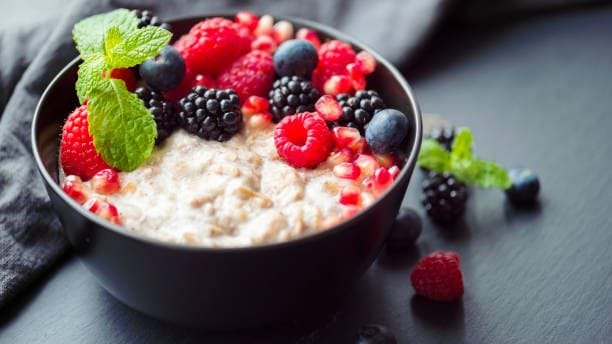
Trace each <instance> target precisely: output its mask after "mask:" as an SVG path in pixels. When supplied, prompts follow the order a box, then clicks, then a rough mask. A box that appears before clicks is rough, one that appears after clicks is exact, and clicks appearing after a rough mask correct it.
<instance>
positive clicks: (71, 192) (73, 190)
mask: <svg viewBox="0 0 612 344" xmlns="http://www.w3.org/2000/svg"><path fill="white" fill-rule="evenodd" d="M62 189H64V192H65V193H67V194H68V196H70V198H72V199H73V200H75V201H77V202H78V203H79V204H83V203H85V201H86V200H87V197H88V196H87V192H86V191H85V187H84V186H83V181H82V180H81V178H80V177H79V176H75V175H70V176H67V177H66V178H64V185H63V186H62Z"/></svg>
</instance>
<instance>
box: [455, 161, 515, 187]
mask: <svg viewBox="0 0 612 344" xmlns="http://www.w3.org/2000/svg"><path fill="white" fill-rule="evenodd" d="M451 173H452V174H454V175H455V177H457V179H459V180H460V181H462V182H464V183H467V184H472V185H477V186H480V187H483V188H501V189H507V188H509V187H510V186H511V185H512V181H511V179H510V177H509V176H508V172H506V170H505V169H504V168H503V167H501V166H500V165H498V164H496V163H494V162H492V161H487V160H482V159H452V163H451Z"/></svg>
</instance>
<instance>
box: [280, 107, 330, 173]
mask: <svg viewBox="0 0 612 344" xmlns="http://www.w3.org/2000/svg"><path fill="white" fill-rule="evenodd" d="M274 145H275V146H276V151H277V152H278V155H279V156H280V157H281V158H282V159H283V160H285V161H286V162H287V163H289V164H290V165H291V166H293V167H298V168H299V167H305V168H315V167H317V165H319V164H320V163H321V162H323V161H325V159H327V156H328V155H329V153H330V152H331V149H332V146H333V142H332V136H331V133H330V131H329V129H328V128H327V125H326V124H325V121H324V120H323V119H322V118H321V117H320V116H319V115H317V114H315V113H311V112H302V113H299V114H297V115H292V116H287V117H285V118H283V119H282V120H281V121H280V122H279V123H278V125H277V126H276V128H275V129H274Z"/></svg>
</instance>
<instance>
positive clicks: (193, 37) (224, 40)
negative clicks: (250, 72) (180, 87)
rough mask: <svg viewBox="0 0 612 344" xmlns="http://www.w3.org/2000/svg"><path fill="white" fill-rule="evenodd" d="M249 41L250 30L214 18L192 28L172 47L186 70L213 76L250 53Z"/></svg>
mask: <svg viewBox="0 0 612 344" xmlns="http://www.w3.org/2000/svg"><path fill="white" fill-rule="evenodd" d="M251 40H252V35H251V33H250V32H249V29H247V28H246V27H244V26H241V25H239V24H237V23H234V22H232V21H231V20H228V19H224V18H218V17H217V18H211V19H206V20H204V21H201V22H199V23H197V24H196V25H194V26H193V27H192V28H191V30H190V31H189V33H188V34H186V35H184V36H182V37H181V38H180V39H179V40H178V41H177V42H176V43H174V47H175V48H176V49H177V50H178V51H179V53H180V54H181V56H183V60H184V61H185V65H186V66H187V68H190V69H193V70H194V71H195V72H197V73H201V74H206V75H212V76H216V75H218V74H219V73H221V72H222V71H223V69H225V68H226V67H227V66H228V65H230V64H231V63H232V62H234V61H235V60H236V59H238V57H240V56H242V55H244V54H246V53H247V52H248V51H249V50H251Z"/></svg>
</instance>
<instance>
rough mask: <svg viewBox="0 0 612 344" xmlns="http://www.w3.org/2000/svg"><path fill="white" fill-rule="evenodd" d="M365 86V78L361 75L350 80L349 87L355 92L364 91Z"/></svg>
mask: <svg viewBox="0 0 612 344" xmlns="http://www.w3.org/2000/svg"><path fill="white" fill-rule="evenodd" d="M366 85H367V81H366V78H365V77H364V76H363V75H357V76H355V77H354V78H351V86H352V87H353V89H355V91H361V90H365V88H366Z"/></svg>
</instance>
